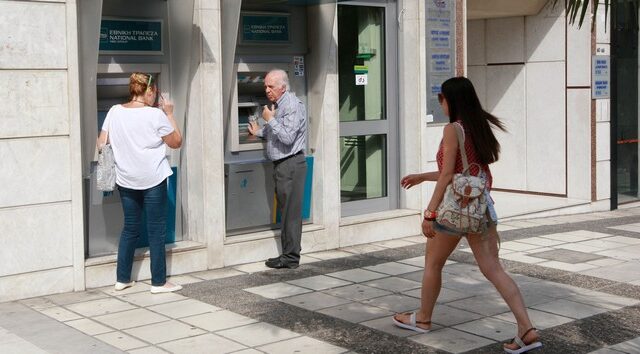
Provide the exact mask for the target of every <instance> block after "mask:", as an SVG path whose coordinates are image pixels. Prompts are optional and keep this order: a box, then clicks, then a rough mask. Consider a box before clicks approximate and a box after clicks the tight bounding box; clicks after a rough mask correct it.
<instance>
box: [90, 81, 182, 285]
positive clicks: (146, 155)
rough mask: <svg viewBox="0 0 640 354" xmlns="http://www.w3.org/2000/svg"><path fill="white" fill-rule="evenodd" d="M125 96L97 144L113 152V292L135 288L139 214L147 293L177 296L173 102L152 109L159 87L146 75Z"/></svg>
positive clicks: (131, 84) (176, 133)
mask: <svg viewBox="0 0 640 354" xmlns="http://www.w3.org/2000/svg"><path fill="white" fill-rule="evenodd" d="M129 93H130V95H131V100H130V101H129V102H127V103H124V104H118V105H115V106H113V107H111V109H110V110H109V113H107V117H106V118H105V120H104V123H103V125H102V131H101V132H100V136H99V137H98V142H97V144H98V148H101V147H102V146H104V144H106V142H107V139H108V140H109V142H110V144H111V147H112V148H113V154H114V157H115V162H116V185H117V186H118V190H119V192H120V199H121V202H122V210H123V212H124V227H123V229H122V233H121V235H120V242H119V245H118V265H117V274H116V275H117V280H116V284H115V290H117V291H120V290H124V289H126V288H128V287H131V286H133V285H134V284H135V281H134V280H132V279H131V269H132V267H133V256H134V252H135V248H136V244H137V242H138V239H139V238H140V230H141V225H142V213H143V211H144V212H145V213H146V228H147V233H148V236H149V253H150V256H151V257H150V258H151V292H152V293H154V294H156V293H166V292H172V291H178V290H180V289H182V287H181V286H180V285H177V284H172V283H169V282H167V267H166V259H165V236H166V214H167V177H169V176H171V174H173V172H172V171H171V167H170V166H169V162H168V161H167V158H166V147H165V145H168V146H169V147H170V148H173V149H177V148H179V147H180V146H181V145H182V134H181V133H180V129H179V128H178V125H177V124H176V120H175V119H174V117H173V103H171V102H169V101H166V100H164V99H161V100H160V108H156V107H154V103H155V102H156V98H157V94H158V87H157V85H156V83H155V81H154V77H153V76H152V75H151V74H142V73H133V74H131V77H130V78H129Z"/></svg>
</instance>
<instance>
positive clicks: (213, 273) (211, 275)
mask: <svg viewBox="0 0 640 354" xmlns="http://www.w3.org/2000/svg"><path fill="white" fill-rule="evenodd" d="M242 274H246V273H245V272H241V271H239V270H237V269H233V268H222V269H214V270H207V271H204V272H198V273H193V274H191V275H192V276H194V277H197V278H200V279H204V280H213V279H223V278H229V277H234V276H236V275H242Z"/></svg>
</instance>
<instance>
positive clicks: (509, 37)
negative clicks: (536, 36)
mask: <svg viewBox="0 0 640 354" xmlns="http://www.w3.org/2000/svg"><path fill="white" fill-rule="evenodd" d="M486 26H487V28H486V37H485V38H486V53H487V54H486V55H487V63H489V64H503V63H522V62H524V17H507V18H497V19H489V20H486Z"/></svg>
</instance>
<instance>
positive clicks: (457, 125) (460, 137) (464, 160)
mask: <svg viewBox="0 0 640 354" xmlns="http://www.w3.org/2000/svg"><path fill="white" fill-rule="evenodd" d="M453 126H454V127H455V128H456V135H458V149H460V156H462V170H463V171H467V170H468V169H469V162H468V161H467V151H466V150H465V148H464V131H463V130H462V125H461V124H460V123H458V122H453Z"/></svg>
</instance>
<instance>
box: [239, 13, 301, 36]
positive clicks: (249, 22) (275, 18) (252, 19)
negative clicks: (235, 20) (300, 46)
mask: <svg viewBox="0 0 640 354" xmlns="http://www.w3.org/2000/svg"><path fill="white" fill-rule="evenodd" d="M241 28H242V42H262V43H268V42H288V41H289V15H288V14H251V13H248V14H242V27H241Z"/></svg>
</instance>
